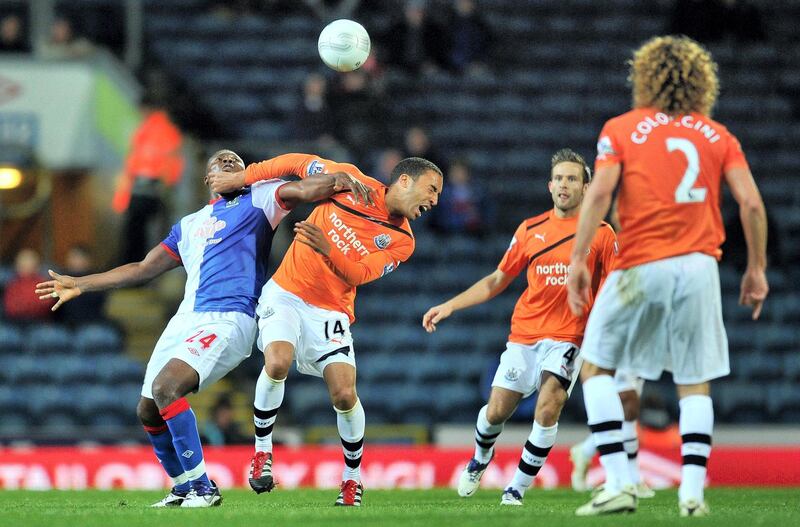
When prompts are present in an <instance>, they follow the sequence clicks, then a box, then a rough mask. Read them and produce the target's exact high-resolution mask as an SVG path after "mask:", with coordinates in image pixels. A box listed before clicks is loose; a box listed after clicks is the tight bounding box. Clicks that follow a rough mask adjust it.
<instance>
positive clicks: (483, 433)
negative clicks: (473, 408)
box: [472, 405, 505, 463]
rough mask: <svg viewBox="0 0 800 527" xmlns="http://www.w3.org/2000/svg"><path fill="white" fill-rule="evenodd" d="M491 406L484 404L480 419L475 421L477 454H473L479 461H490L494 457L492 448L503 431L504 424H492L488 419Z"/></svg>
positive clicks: (479, 415) (479, 414)
mask: <svg viewBox="0 0 800 527" xmlns="http://www.w3.org/2000/svg"><path fill="white" fill-rule="evenodd" d="M488 408H489V406H488V405H484V407H483V408H481V410H480V411H479V412H478V421H477V422H476V423H475V454H474V455H473V456H472V457H474V458H475V460H476V461H477V462H478V463H488V462H489V461H490V460H491V459H492V450H494V444H495V442H496V441H497V436H499V435H500V432H502V431H503V425H504V424H505V423H500V424H499V425H493V424H490V423H489V421H487V420H486V411H487V410H488Z"/></svg>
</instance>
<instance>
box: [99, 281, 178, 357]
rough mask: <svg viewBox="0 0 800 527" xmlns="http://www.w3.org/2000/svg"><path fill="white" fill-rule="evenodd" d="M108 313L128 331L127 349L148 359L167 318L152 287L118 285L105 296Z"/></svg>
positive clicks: (137, 355) (134, 355) (160, 299)
mask: <svg viewBox="0 0 800 527" xmlns="http://www.w3.org/2000/svg"><path fill="white" fill-rule="evenodd" d="M106 312H107V313H108V316H109V317H111V318H113V319H115V320H117V321H118V322H119V324H120V325H121V326H122V327H123V328H124V329H125V332H126V333H127V335H128V339H127V344H128V345H127V352H128V353H129V354H130V355H131V356H132V357H134V358H136V359H139V360H141V361H144V362H147V359H149V358H150V354H151V353H152V352H153V347H154V346H155V343H156V341H157V340H158V336H159V335H160V334H161V331H162V330H163V329H164V321H165V320H166V318H167V312H166V307H165V306H164V302H163V299H162V298H161V296H160V295H159V294H158V292H156V291H155V290H153V289H150V288H147V289H120V290H118V291H114V292H113V293H111V294H110V295H109V297H108V302H107V304H106Z"/></svg>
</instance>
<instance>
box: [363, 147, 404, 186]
mask: <svg viewBox="0 0 800 527" xmlns="http://www.w3.org/2000/svg"><path fill="white" fill-rule="evenodd" d="M402 160H403V153H402V152H401V151H400V150H398V149H396V148H385V149H383V150H381V151H380V152H378V155H377V156H376V158H375V164H374V165H373V167H372V172H371V173H369V174H368V175H369V176H372V177H374V178H375V179H377V180H378V181H380V182H381V183H383V184H384V185H388V184H389V180H390V179H391V175H392V169H393V168H394V167H396V166H397V164H398V163H399V162H400V161H402Z"/></svg>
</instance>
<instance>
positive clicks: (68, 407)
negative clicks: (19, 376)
mask: <svg viewBox="0 0 800 527" xmlns="http://www.w3.org/2000/svg"><path fill="white" fill-rule="evenodd" d="M71 388H72V387H69V388H67V387H63V386H56V385H49V384H40V385H37V386H35V387H30V388H29V389H28V393H29V394H30V395H31V396H32V397H31V398H30V400H29V401H28V403H27V407H28V409H29V411H30V412H31V415H32V416H33V417H34V419H35V420H36V423H37V424H39V425H45V424H47V421H48V418H49V416H50V414H53V413H58V414H75V413H76V412H75V406H76V403H77V399H78V398H79V397H80V393H81V390H74V389H71Z"/></svg>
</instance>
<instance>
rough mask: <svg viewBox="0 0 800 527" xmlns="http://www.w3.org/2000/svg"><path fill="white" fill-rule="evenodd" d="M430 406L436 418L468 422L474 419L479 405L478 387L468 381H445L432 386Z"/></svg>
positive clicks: (446, 420)
mask: <svg viewBox="0 0 800 527" xmlns="http://www.w3.org/2000/svg"><path fill="white" fill-rule="evenodd" d="M431 394H432V398H431V399H432V400H431V403H432V406H433V407H435V408H436V416H437V419H439V420H441V421H444V422H448V423H454V422H470V421H474V420H475V416H476V415H478V410H480V407H481V404H480V403H481V398H480V392H479V390H478V387H477V386H475V385H474V384H470V383H461V382H447V383H441V384H439V385H438V386H435V387H432V389H431Z"/></svg>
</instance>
